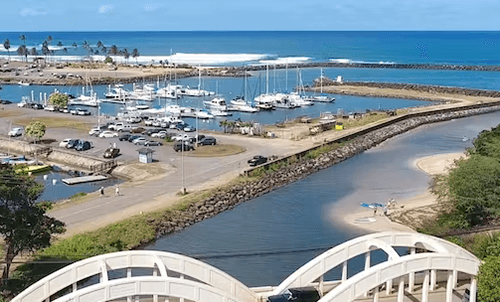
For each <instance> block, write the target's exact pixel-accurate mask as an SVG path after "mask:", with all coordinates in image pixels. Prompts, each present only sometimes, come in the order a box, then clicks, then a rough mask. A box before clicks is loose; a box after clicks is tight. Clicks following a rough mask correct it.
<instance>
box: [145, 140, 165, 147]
mask: <svg viewBox="0 0 500 302" xmlns="http://www.w3.org/2000/svg"><path fill="white" fill-rule="evenodd" d="M162 145H163V144H162V143H161V142H159V141H147V142H145V143H144V146H146V147H149V146H162Z"/></svg>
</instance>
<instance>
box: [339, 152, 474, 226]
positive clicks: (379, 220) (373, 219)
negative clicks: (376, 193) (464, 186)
mask: <svg viewBox="0 0 500 302" xmlns="http://www.w3.org/2000/svg"><path fill="white" fill-rule="evenodd" d="M464 156H465V155H464V153H445V154H438V155H433V156H428V157H424V158H418V159H416V160H415V161H414V165H415V166H416V167H417V168H418V169H420V170H422V171H424V172H426V173H428V174H429V175H438V174H444V173H447V172H448V169H449V167H450V166H451V165H452V164H453V162H454V161H455V160H456V159H459V158H460V157H464ZM434 204H436V197H435V196H434V195H433V194H432V193H431V192H430V191H429V190H428V191H427V192H425V193H423V194H420V195H417V196H415V197H412V198H409V199H405V200H398V201H397V206H396V209H391V210H389V211H388V214H389V215H391V213H392V214H394V213H396V212H402V211H408V210H411V209H416V208H420V207H426V206H431V205H434ZM382 212H383V211H382V210H378V211H377V215H376V216H374V215H373V209H367V208H361V207H360V208H359V210H357V211H355V212H353V213H351V214H348V215H345V216H343V217H342V218H343V219H344V221H345V222H346V224H347V225H350V226H355V227H358V228H361V229H363V230H366V231H368V232H370V233H372V232H384V231H410V232H414V231H415V230H413V229H411V228H409V227H408V226H405V225H402V224H399V223H395V222H392V221H391V220H390V219H389V218H388V217H386V216H384V215H383V213H382ZM336 218H337V219H342V218H340V217H336ZM414 219H419V218H418V217H414Z"/></svg>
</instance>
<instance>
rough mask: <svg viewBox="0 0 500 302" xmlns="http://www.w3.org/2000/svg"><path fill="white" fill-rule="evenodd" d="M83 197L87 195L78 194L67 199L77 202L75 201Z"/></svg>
mask: <svg viewBox="0 0 500 302" xmlns="http://www.w3.org/2000/svg"><path fill="white" fill-rule="evenodd" d="M85 196H87V193H85V192H80V193H76V194H75V195H73V196H71V197H70V198H69V199H71V200H77V199H80V198H82V197H85Z"/></svg>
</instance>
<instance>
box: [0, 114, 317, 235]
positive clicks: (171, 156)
mask: <svg viewBox="0 0 500 302" xmlns="http://www.w3.org/2000/svg"><path fill="white" fill-rule="evenodd" d="M11 106H12V105H11ZM7 108H8V107H7ZM16 108H17V107H16ZM20 110H22V112H23V117H26V116H30V117H37V116H53V117H58V116H61V114H60V113H51V112H45V111H43V110H41V111H37V110H32V109H24V108H23V109H20ZM63 116H64V117H68V118H69V117H71V118H73V119H75V120H78V121H82V122H83V121H85V122H89V121H93V120H95V117H78V116H71V115H63ZM12 119H14V118H12ZM9 127H10V121H9V119H4V118H2V119H0V132H8V129H9ZM210 135H213V134H210ZM213 136H215V137H216V138H217V142H218V143H219V144H234V145H240V146H243V147H244V148H245V149H246V151H245V152H243V153H240V154H236V155H231V156H225V157H208V158H206V157H205V158H203V157H192V156H189V155H188V153H189V152H187V153H186V154H185V155H187V156H183V154H182V152H175V151H174V150H173V148H172V146H171V145H165V146H161V147H154V149H155V150H156V152H155V155H154V157H155V159H158V160H159V162H160V163H163V164H168V166H169V167H170V168H169V169H170V170H171V171H172V172H171V173H169V174H167V175H165V176H163V177H156V179H155V177H153V180H149V181H141V182H138V183H125V184H122V185H120V193H121V196H116V197H115V196H114V190H113V188H107V189H106V190H105V195H106V196H105V197H104V198H99V196H98V194H97V193H94V194H91V198H90V199H89V200H87V201H86V202H83V203H80V204H75V205H71V206H69V205H68V206H62V207H60V208H58V209H56V210H54V211H52V212H51V213H50V214H51V215H53V216H54V217H56V218H58V219H60V220H62V221H64V222H65V223H66V225H67V229H68V232H67V235H70V234H74V233H76V232H80V231H85V230H91V229H95V228H98V227H101V226H104V225H107V224H109V223H111V222H116V221H119V220H122V219H124V218H126V217H129V216H131V215H135V214H139V213H140V212H147V211H150V210H155V209H159V208H163V207H166V206H168V205H170V204H172V202H174V201H175V200H176V199H178V197H177V196H176V193H177V192H179V191H180V190H181V188H182V185H183V177H182V175H183V172H182V161H183V162H184V186H185V187H186V188H187V190H188V191H193V190H199V189H205V188H209V187H211V186H215V185H217V184H221V183H224V182H226V181H228V180H230V179H231V178H233V177H235V176H237V175H238V174H240V173H241V172H242V171H243V170H244V169H246V168H247V167H248V164H247V163H246V161H247V160H248V159H249V158H251V157H252V156H254V155H257V154H261V155H264V156H270V155H278V156H283V155H286V154H290V153H293V152H294V151H297V150H300V149H303V148H304V145H305V144H304V142H293V141H290V140H282V139H263V138H257V137H245V136H242V135H226V134H215V135H213ZM44 138H52V139H55V140H56V142H55V143H53V144H52V145H54V146H57V145H58V144H59V142H60V141H61V140H63V139H65V138H80V139H89V140H91V141H92V142H93V144H94V148H92V149H91V150H87V151H84V152H82V153H84V154H89V155H94V156H97V157H101V156H102V153H103V151H104V150H105V149H106V148H108V147H109V145H110V144H113V143H116V145H117V147H119V148H120V149H121V153H122V155H120V157H119V158H118V160H119V161H121V162H137V151H136V150H137V149H138V148H140V147H141V146H136V145H133V144H131V143H128V142H120V141H119V140H118V139H117V138H108V139H101V138H96V137H91V136H89V135H88V133H84V132H82V131H77V130H72V129H64V128H51V129H48V130H47V132H46V135H45V136H44ZM309 144H310V143H309ZM209 147H210V146H206V148H209ZM75 152H76V151H75ZM182 158H184V160H182Z"/></svg>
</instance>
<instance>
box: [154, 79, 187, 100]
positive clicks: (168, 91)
mask: <svg viewBox="0 0 500 302" xmlns="http://www.w3.org/2000/svg"><path fill="white" fill-rule="evenodd" d="M180 87H182V86H180V85H170V83H169V84H168V85H167V86H165V87H162V88H160V89H158V90H157V91H156V97H158V98H164V99H178V98H180V97H181V96H180V95H179V94H178V93H177V90H178V89H180Z"/></svg>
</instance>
